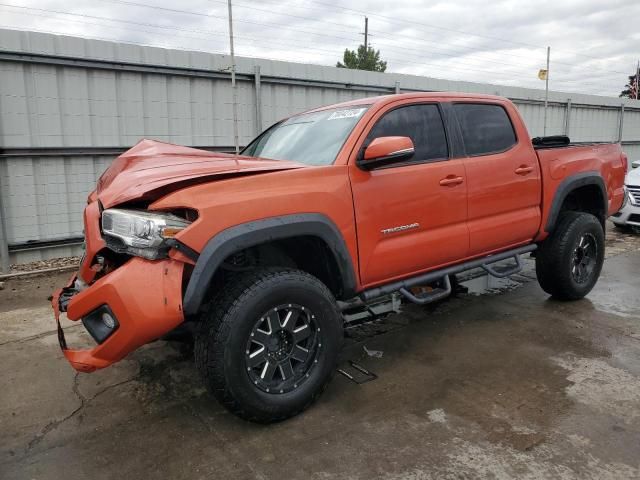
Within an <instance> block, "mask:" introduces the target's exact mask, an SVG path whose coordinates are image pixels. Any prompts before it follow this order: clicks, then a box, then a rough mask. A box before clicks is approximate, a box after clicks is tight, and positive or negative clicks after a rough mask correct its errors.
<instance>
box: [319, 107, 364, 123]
mask: <svg viewBox="0 0 640 480" xmlns="http://www.w3.org/2000/svg"><path fill="white" fill-rule="evenodd" d="M365 110H366V108H351V109H349V110H338V111H335V112H333V113H332V114H331V115H329V117H327V120H339V119H341V118H356V117H359V116H360V115H362V113H363V112H364V111H365Z"/></svg>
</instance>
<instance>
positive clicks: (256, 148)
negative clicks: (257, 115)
mask: <svg viewBox="0 0 640 480" xmlns="http://www.w3.org/2000/svg"><path fill="white" fill-rule="evenodd" d="M367 108H369V105H358V106H355V107H350V108H344V107H342V108H332V109H329V110H322V111H320V112H313V113H303V114H302V115H296V116H295V117H291V118H289V119H288V120H285V121H284V122H281V123H278V124H277V125H274V126H273V127H271V128H270V129H269V130H267V131H266V132H264V133H263V134H262V135H260V136H259V137H258V138H256V139H255V140H254V141H253V142H251V144H250V145H249V146H248V147H247V148H245V149H244V150H243V151H242V154H243V155H249V156H252V157H263V158H271V159H274V160H294V161H296V162H300V163H305V164H307V165H330V164H332V163H333V162H334V161H335V159H336V156H337V155H338V152H339V151H340V148H342V145H343V144H344V142H345V140H346V139H347V136H348V135H349V133H351V130H353V127H354V126H355V124H356V123H357V122H358V120H359V119H360V118H361V117H362V114H363V113H364V112H366V111H367Z"/></svg>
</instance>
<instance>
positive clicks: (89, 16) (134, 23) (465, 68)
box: [0, 0, 604, 88]
mask: <svg viewBox="0 0 640 480" xmlns="http://www.w3.org/2000/svg"><path fill="white" fill-rule="evenodd" d="M115 1H116V2H117V3H126V4H135V5H136V6H144V7H147V8H155V7H153V6H151V5H146V4H139V3H135V2H125V1H123V0H115ZM0 5H2V6H7V7H10V8H19V9H25V10H36V11H41V12H49V13H56V14H61V15H71V16H79V17H83V18H92V19H98V20H106V21H111V22H122V23H127V24H132V25H138V26H146V27H151V28H161V29H170V30H178V31H184V32H189V33H203V34H204V35H207V36H209V35H215V36H222V35H223V34H216V33H214V32H210V31H204V30H194V29H184V28H179V27H173V26H167V25H154V24H149V23H143V22H134V21H129V20H121V19H112V18H108V17H100V16H96V15H87V14H80V13H71V12H65V11H60V10H47V9H40V8H35V7H23V6H18V5H11V4H0ZM167 10H171V11H176V12H180V13H182V12H184V13H189V14H195V15H202V16H211V15H209V14H199V13H197V12H187V11H181V10H177V9H167ZM214 18H215V17H214ZM105 26H106V25H105ZM147 32H148V31H147ZM148 33H155V32H148ZM185 38H192V39H196V40H205V39H204V38H202V37H193V36H185ZM241 38H244V39H246V40H248V41H250V42H257V43H258V44H259V45H262V44H264V40H263V39H257V38H253V37H243V36H241ZM271 43H272V44H279V45H283V46H287V47H289V46H290V44H288V43H280V42H274V41H271ZM307 49H309V50H316V51H320V52H327V53H331V54H335V51H334V50H327V49H319V48H314V47H307ZM389 59H390V60H393V61H399V62H400V63H409V64H414V65H418V66H421V67H429V66H432V67H435V68H436V69H447V70H454V71H461V70H464V71H476V72H481V73H492V72H489V71H486V70H482V69H478V68H473V66H471V67H464V66H462V67H459V66H456V67H451V66H448V65H438V64H433V63H429V62H424V61H421V62H415V61H412V60H409V59H408V58H406V57H403V58H396V57H389ZM505 65H508V66H510V67H524V66H521V65H511V64H505ZM512 76H519V77H521V78H524V79H527V80H529V81H531V80H532V78H531V77H530V76H529V75H519V74H516V73H512ZM558 81H559V82H560V83H563V82H575V80H563V79H558ZM582 84H591V85H595V86H598V87H603V86H604V84H602V85H601V84H595V83H589V82H582ZM534 88H535V87H534Z"/></svg>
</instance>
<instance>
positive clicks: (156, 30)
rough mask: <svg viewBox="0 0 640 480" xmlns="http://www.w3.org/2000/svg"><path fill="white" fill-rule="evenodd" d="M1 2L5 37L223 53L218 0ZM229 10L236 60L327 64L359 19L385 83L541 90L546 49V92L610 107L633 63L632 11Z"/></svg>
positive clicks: (354, 34)
mask: <svg viewBox="0 0 640 480" xmlns="http://www.w3.org/2000/svg"><path fill="white" fill-rule="evenodd" d="M6 2H7V3H2V4H0V12H1V16H2V21H1V22H0V24H2V26H4V27H10V28H19V29H24V30H29V29H35V30H43V31H50V32H55V33H65V34H71V35H79V36H87V37H94V38H104V39H112V40H120V41H128V42H135V43H144V44H149V45H158V46H162V47H174V48H182V49H194V50H204V51H212V52H227V51H228V48H229V45H228V25H227V5H226V1H225V0H192V1H190V2H182V3H176V2H172V1H169V0H130V1H129V0H88V1H84V2H77V3H76V2H73V3H71V2H67V1H65V0H41V1H36V0H29V1H22V2H19V1H18V0H6ZM136 3H137V4H147V5H150V6H151V7H144V6H137V5H135V4H136ZM233 4H234V33H235V37H236V40H235V45H236V54H237V55H239V56H250V57H251V56H253V57H263V58H276V59H279V60H289V61H296V62H306V63H314V64H321V65H335V63H336V61H338V60H341V56H342V53H343V51H344V49H345V48H356V47H357V45H358V44H359V43H362V39H363V36H362V32H363V28H364V14H365V12H366V15H367V16H368V17H369V32H370V37H369V41H370V43H371V44H372V45H373V46H374V48H376V49H379V50H380V51H381V56H382V58H383V59H384V60H387V62H388V71H390V72H398V73H408V74H415V75H426V76H433V77H438V78H447V79H454V80H470V81H477V82H487V83H497V84H504V85H518V86H524V87H531V88H542V87H543V86H544V84H543V83H542V82H541V81H540V80H538V79H537V72H538V69H539V68H544V64H545V61H546V46H547V45H550V46H551V68H550V88H551V89H552V90H559V91H567V92H582V93H593V94H599V95H610V96H617V94H618V93H619V92H620V91H621V90H622V88H623V87H624V85H625V83H626V81H627V77H628V75H631V74H632V73H633V71H634V66H635V63H636V61H637V58H638V57H639V56H640V52H639V50H638V47H637V45H638V38H639V37H638V32H637V22H638V19H639V18H640V2H637V1H636V0H609V1H607V2H600V1H596V0H582V1H575V0H568V1H567V0H564V1H558V0H555V1H551V0H540V1H536V2H531V1H523V0H502V1H500V0H498V1H495V2H487V1H486V0H465V1H461V0H451V1H440V2H438V1H435V2H429V3H427V2H424V1H422V0H398V1H396V2H388V1H386V0H384V1H383V0H371V1H365V0H354V1H351V2H348V3H347V2H332V1H331V0H283V1H277V0H263V1H261V2H250V1H249V0H242V1H235V0H234V2H233ZM7 5H15V6H16V7H9V6H7ZM17 7H22V8H17ZM25 7H26V8H25ZM64 12H66V13H68V14H65V13H64ZM188 12H193V13H188ZM69 14H72V15H69Z"/></svg>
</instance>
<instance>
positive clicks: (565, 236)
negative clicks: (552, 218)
mask: <svg viewBox="0 0 640 480" xmlns="http://www.w3.org/2000/svg"><path fill="white" fill-rule="evenodd" d="M603 262H604V231H603V229H602V224H601V223H600V222H599V221H598V219H597V218H596V217H595V216H593V215H591V214H590V213H583V212H566V213H565V214H563V216H562V217H561V218H560V221H559V222H558V225H557V227H556V229H555V230H554V232H553V233H552V234H551V236H550V237H549V238H547V239H546V240H545V241H544V243H543V244H542V245H541V247H540V249H539V250H538V251H537V252H536V274H537V276H538V282H539V283H540V286H541V287H542V289H543V290H544V291H545V292H547V293H549V294H550V295H552V296H553V297H555V298H558V299H560V300H577V299H580V298H583V297H584V296H585V295H587V294H588V293H589V292H590V291H591V289H592V288H593V287H594V285H595V284H596V282H597V281H598V277H599V276H600V271H601V270H602V263H603Z"/></svg>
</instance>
